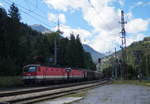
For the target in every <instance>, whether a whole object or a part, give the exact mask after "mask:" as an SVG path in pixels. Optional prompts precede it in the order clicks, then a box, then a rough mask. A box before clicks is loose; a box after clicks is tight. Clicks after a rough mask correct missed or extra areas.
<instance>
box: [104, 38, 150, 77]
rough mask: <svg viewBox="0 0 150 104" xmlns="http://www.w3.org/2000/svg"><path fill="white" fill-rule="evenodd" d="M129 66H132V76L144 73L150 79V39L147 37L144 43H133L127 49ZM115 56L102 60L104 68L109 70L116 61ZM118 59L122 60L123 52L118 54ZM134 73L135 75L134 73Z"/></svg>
mask: <svg viewBox="0 0 150 104" xmlns="http://www.w3.org/2000/svg"><path fill="white" fill-rule="evenodd" d="M126 54H127V62H126V63H127V64H128V65H129V66H130V69H132V71H130V75H132V76H135V75H136V74H137V73H139V72H140V73H142V75H143V76H144V77H145V78H148V77H150V37H145V38H144V40H142V41H137V42H133V43H132V44H131V45H130V46H128V47H127V48H126ZM112 56H114V54H112V55H109V56H106V57H104V58H103V59H102V68H103V69H107V68H108V67H110V66H111V65H112V62H113V61H114V57H112ZM117 57H118V58H120V60H121V50H119V51H118V52H117ZM132 72H133V73H132Z"/></svg>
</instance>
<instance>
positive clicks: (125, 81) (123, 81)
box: [112, 80, 150, 87]
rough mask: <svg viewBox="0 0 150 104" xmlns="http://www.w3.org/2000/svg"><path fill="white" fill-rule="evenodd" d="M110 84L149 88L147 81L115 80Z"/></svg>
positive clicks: (149, 82) (149, 84) (149, 83)
mask: <svg viewBox="0 0 150 104" xmlns="http://www.w3.org/2000/svg"><path fill="white" fill-rule="evenodd" d="M112 84H134V85H141V86H149V87H150V81H147V80H142V81H139V80H115V81H113V82H112Z"/></svg>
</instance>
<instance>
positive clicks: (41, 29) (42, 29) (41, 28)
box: [31, 24, 52, 33]
mask: <svg viewBox="0 0 150 104" xmlns="http://www.w3.org/2000/svg"><path fill="white" fill-rule="evenodd" d="M31 28H32V29H33V30H36V31H38V32H41V33H51V32H52V31H51V30H50V29H47V28H46V27H44V26H43V25H40V24H34V25H31Z"/></svg>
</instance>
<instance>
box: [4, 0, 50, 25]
mask: <svg viewBox="0 0 150 104" xmlns="http://www.w3.org/2000/svg"><path fill="white" fill-rule="evenodd" d="M4 2H5V3H6V4H7V5H11V4H12V3H13V2H12V1H9V2H8V1H6V0H4ZM16 5H17V6H18V7H20V8H19V10H20V11H21V12H22V13H24V14H26V15H28V16H30V17H32V18H34V19H35V20H37V21H40V22H41V23H42V24H44V25H45V26H47V27H50V26H49V24H47V23H46V22H45V21H43V18H45V17H44V16H42V15H40V14H38V13H36V12H34V11H32V10H30V9H27V8H25V7H23V6H21V5H19V4H16ZM28 12H30V13H32V14H35V15H36V17H35V16H34V15H31V14H30V13H28ZM37 17H38V18H37Z"/></svg>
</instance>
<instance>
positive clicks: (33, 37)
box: [0, 4, 96, 76]
mask: <svg viewBox="0 0 150 104" xmlns="http://www.w3.org/2000/svg"><path fill="white" fill-rule="evenodd" d="M20 19H21V15H20V13H19V9H18V8H17V7H16V6H15V4H12V5H11V6H10V9H9V11H8V12H6V10H5V9H4V8H2V7H0V24H1V26H0V75H1V76H12V75H20V74H21V73H22V67H23V66H24V65H27V64H34V63H40V64H43V65H54V62H53V60H54V40H56V42H57V65H56V66H59V67H76V68H84V69H89V70H95V69H96V67H95V64H94V63H93V62H92V58H91V55H90V54H89V53H87V52H85V51H84V50H83V47H82V43H81V41H80V37H79V35H78V36H76V37H75V36H74V34H70V38H69V39H68V38H64V37H62V36H60V34H59V32H52V33H45V34H42V33H40V32H37V31H35V30H32V29H31V27H30V26H28V25H27V24H24V23H21V22H20Z"/></svg>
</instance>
